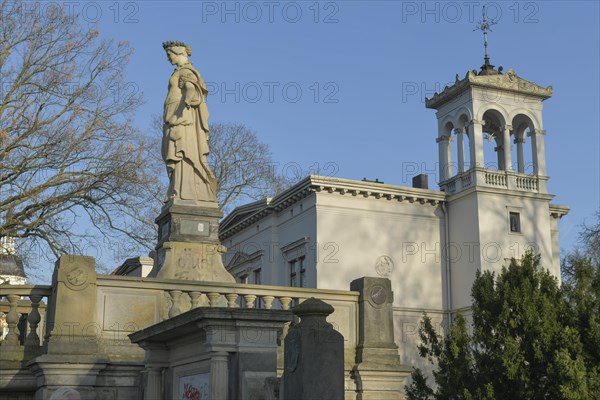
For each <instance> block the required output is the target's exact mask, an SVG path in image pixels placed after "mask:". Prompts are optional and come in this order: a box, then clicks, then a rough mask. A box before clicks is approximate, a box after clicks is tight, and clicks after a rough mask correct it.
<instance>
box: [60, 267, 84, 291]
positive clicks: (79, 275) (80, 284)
mask: <svg viewBox="0 0 600 400" xmlns="http://www.w3.org/2000/svg"><path fill="white" fill-rule="evenodd" d="M87 283H88V272H87V271H86V270H85V268H84V267H81V266H77V265H75V266H73V268H71V270H70V271H69V272H67V280H66V281H65V285H66V286H67V287H68V288H69V289H71V290H83V289H85V288H86V287H87Z"/></svg>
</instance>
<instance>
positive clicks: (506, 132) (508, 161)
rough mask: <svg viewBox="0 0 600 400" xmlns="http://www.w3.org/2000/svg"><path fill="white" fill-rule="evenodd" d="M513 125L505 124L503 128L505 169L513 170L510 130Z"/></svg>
mask: <svg viewBox="0 0 600 400" xmlns="http://www.w3.org/2000/svg"><path fill="white" fill-rule="evenodd" d="M511 130H512V126H510V125H505V126H504V127H503V128H502V149H503V150H504V170H505V171H511V170H512V154H511V151H510V131H511Z"/></svg>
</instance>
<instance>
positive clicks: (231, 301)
mask: <svg viewBox="0 0 600 400" xmlns="http://www.w3.org/2000/svg"><path fill="white" fill-rule="evenodd" d="M225 298H226V299H227V307H229V308H237V307H238V305H237V303H236V302H235V301H236V300H237V298H238V295H237V294H235V293H228V294H226V295H225Z"/></svg>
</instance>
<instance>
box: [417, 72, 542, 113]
mask: <svg viewBox="0 0 600 400" xmlns="http://www.w3.org/2000/svg"><path fill="white" fill-rule="evenodd" d="M456 78H457V79H456V82H455V83H454V85H452V86H446V87H445V88H444V90H443V91H442V92H441V93H437V92H436V93H435V94H434V95H433V97H432V98H427V97H426V98H425V106H426V107H427V108H438V107H439V106H441V105H442V104H444V103H445V102H447V101H449V100H451V99H453V98H455V97H457V96H458V95H460V94H461V93H462V92H464V91H465V90H467V89H468V88H471V87H481V88H488V89H495V90H500V91H505V92H513V93H519V94H523V95H527V96H531V97H537V98H540V99H542V100H546V99H547V98H550V97H551V96H552V86H547V87H542V86H539V85H538V84H536V83H534V82H530V81H528V80H525V79H523V78H521V77H520V76H518V75H517V73H516V72H515V71H514V70H512V69H509V70H508V71H507V72H506V74H499V75H477V73H476V71H475V70H472V71H469V72H467V74H466V75H465V77H464V78H463V79H462V80H459V79H458V75H457V77H456Z"/></svg>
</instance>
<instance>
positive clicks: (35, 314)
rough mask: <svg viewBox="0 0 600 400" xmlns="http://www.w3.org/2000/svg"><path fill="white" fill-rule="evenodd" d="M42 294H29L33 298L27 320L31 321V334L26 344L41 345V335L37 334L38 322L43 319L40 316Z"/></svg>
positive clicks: (30, 298)
mask: <svg viewBox="0 0 600 400" xmlns="http://www.w3.org/2000/svg"><path fill="white" fill-rule="evenodd" d="M42 297H43V296H42V295H39V294H32V295H30V296H29V300H31V312H30V313H29V315H28V316H27V322H29V334H28V335H27V338H26V339H25V345H27V346H39V345H40V337H39V336H38V334H37V328H38V324H39V323H40V321H41V320H42V317H41V316H40V310H39V307H40V301H42Z"/></svg>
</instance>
